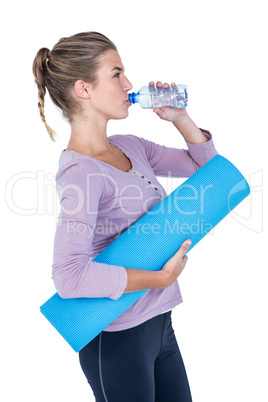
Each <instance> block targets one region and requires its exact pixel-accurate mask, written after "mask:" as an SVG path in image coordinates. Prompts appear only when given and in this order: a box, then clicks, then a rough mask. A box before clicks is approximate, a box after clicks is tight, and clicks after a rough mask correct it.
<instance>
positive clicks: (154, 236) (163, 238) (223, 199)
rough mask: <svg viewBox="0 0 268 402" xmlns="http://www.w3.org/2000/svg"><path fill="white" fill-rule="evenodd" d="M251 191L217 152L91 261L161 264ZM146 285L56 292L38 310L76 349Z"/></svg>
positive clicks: (138, 265) (132, 265) (156, 266)
mask: <svg viewBox="0 0 268 402" xmlns="http://www.w3.org/2000/svg"><path fill="white" fill-rule="evenodd" d="M249 193H250V189H249V185H248V183H247V182H246V180H245V178H244V177H243V176H242V174H241V173H240V172H239V170H237V168H236V167H235V166H234V165H233V164H232V163H231V162H229V161H228V160H227V159H225V158H224V157H222V156H220V155H216V156H215V157H214V158H212V159H211V160H210V161H209V162H208V163H206V164H205V165H204V166H203V167H201V168H200V169H199V170H198V171H197V172H196V173H194V174H193V175H192V176H191V177H190V178H189V179H187V180H186V181H185V182H184V183H183V184H182V185H180V186H179V187H178V188H177V189H176V190H174V191H173V192H172V193H171V194H169V195H168V196H167V197H166V198H164V199H163V200H162V201H161V202H159V204H157V205H156V206H155V207H153V208H152V209H151V210H150V211H149V212H147V213H146V214H145V215H143V216H142V217H141V218H140V219H138V220H137V221H136V222H135V223H134V224H133V225H131V226H130V227H129V228H128V229H126V230H125V231H124V232H123V233H122V234H121V235H120V236H119V237H118V238H116V239H115V240H114V241H113V242H112V243H111V244H110V245H109V246H108V247H106V248H105V249H104V250H103V251H102V252H101V253H99V254H98V255H97V256H96V257H95V258H94V261H97V262H103V263H106V264H111V265H121V266H123V267H127V268H134V269H135V268H136V269H146V270H151V271H157V270H160V269H161V268H162V267H163V265H164V264H165V263H166V261H167V260H168V259H169V258H170V257H171V256H172V255H173V254H174V253H175V252H176V251H177V250H178V249H179V247H180V246H181V244H182V243H183V241H185V240H186V239H188V238H190V239H191V240H192V244H191V247H190V248H189V249H188V251H189V250H190V249H191V248H193V247H194V246H195V245H196V244H197V243H198V242H199V241H200V240H201V239H202V238H203V237H204V236H205V235H206V234H207V233H209V232H210V231H211V229H213V228H214V227H215V226H216V225H217V224H218V223H219V222H220V221H221V220H222V219H223V218H224V217H225V216H226V215H228V213H229V212H230V211H232V210H233V209H234V208H235V207H236V206H237V205H238V204H239V203H240V202H241V201H242V200H243V199H244V198H245V197H247V196H248V195H249ZM145 292H146V290H144V291H139V292H133V293H127V294H123V295H122V296H121V297H120V298H119V299H118V300H111V299H108V298H76V299H62V298H61V297H60V296H59V295H58V294H57V293H56V294H55V295H54V296H52V297H51V298H50V299H49V300H48V301H47V302H46V303H44V304H43V305H42V306H41V312H42V313H43V314H44V316H45V317H46V318H47V319H48V320H49V321H50V323H51V324H52V325H53V326H54V327H55V328H56V329H57V330H58V332H59V333H60V334H61V335H62V336H63V337H64V338H65V340H66V341H67V342H68V343H69V344H70V345H71V347H72V348H73V349H74V350H75V351H76V352H79V351H80V350H81V349H82V348H83V347H84V346H86V345H87V344H88V343H89V342H90V341H91V340H92V339H93V338H95V337H96V336H97V335H98V334H99V333H100V332H101V331H103V330H104V329H105V328H106V327H107V326H108V325H110V324H111V323H112V322H113V321H114V320H115V319H116V318H118V317H119V316H120V315H121V314H122V313H124V311H126V310H127V309H128V308H129V307H130V306H132V304H134V303H135V302H136V301H137V300H138V299H139V298H140V297H141V296H142V295H144V294H145Z"/></svg>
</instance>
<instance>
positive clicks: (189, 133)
mask: <svg viewBox="0 0 268 402" xmlns="http://www.w3.org/2000/svg"><path fill="white" fill-rule="evenodd" d="M185 112H186V111H185ZM173 124H174V126H175V127H176V128H177V130H179V132H180V133H181V135H182V136H183V137H184V139H185V141H186V142H189V143H190V144H195V145H197V144H203V143H204V142H206V141H208V138H207V137H206V136H205V134H203V133H202V131H201V130H200V129H199V128H198V127H197V125H196V124H195V123H194V122H193V120H192V119H191V118H190V116H189V115H188V114H187V112H186V113H185V115H184V116H181V117H180V118H179V119H177V120H175V121H173Z"/></svg>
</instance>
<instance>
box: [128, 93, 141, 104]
mask: <svg viewBox="0 0 268 402" xmlns="http://www.w3.org/2000/svg"><path fill="white" fill-rule="evenodd" d="M138 95H139V94H138V93H135V92H132V93H131V94H128V100H129V102H131V103H138Z"/></svg>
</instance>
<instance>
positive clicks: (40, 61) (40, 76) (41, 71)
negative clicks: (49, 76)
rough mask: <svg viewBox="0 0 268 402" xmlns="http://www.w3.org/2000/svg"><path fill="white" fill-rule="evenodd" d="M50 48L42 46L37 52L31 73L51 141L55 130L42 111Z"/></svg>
mask: <svg viewBox="0 0 268 402" xmlns="http://www.w3.org/2000/svg"><path fill="white" fill-rule="evenodd" d="M49 53H50V50H49V49H47V48H45V47H43V48H41V49H40V50H39V51H38V52H37V55H36V57H35V59H34V62H33V75H34V77H35V82H36V85H37V88H38V108H39V112H40V116H41V119H42V121H43V123H44V124H45V126H46V129H47V132H48V134H49V136H50V138H51V140H52V141H55V138H54V136H55V135H56V133H55V131H54V130H52V128H51V127H50V126H49V125H48V124H47V122H46V118H45V112H44V106H45V94H46V83H45V74H46V70H47V59H48V55H49Z"/></svg>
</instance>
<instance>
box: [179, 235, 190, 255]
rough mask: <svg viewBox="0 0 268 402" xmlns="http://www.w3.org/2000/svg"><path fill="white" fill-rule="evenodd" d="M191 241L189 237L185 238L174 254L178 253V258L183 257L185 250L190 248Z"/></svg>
mask: <svg viewBox="0 0 268 402" xmlns="http://www.w3.org/2000/svg"><path fill="white" fill-rule="evenodd" d="M191 244H192V242H191V240H190V239H187V240H185V241H184V242H183V243H182V245H181V246H180V248H179V250H178V251H177V253H176V254H178V257H179V258H183V256H184V255H185V253H186V252H187V250H188V249H189V248H190V246H191Z"/></svg>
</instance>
